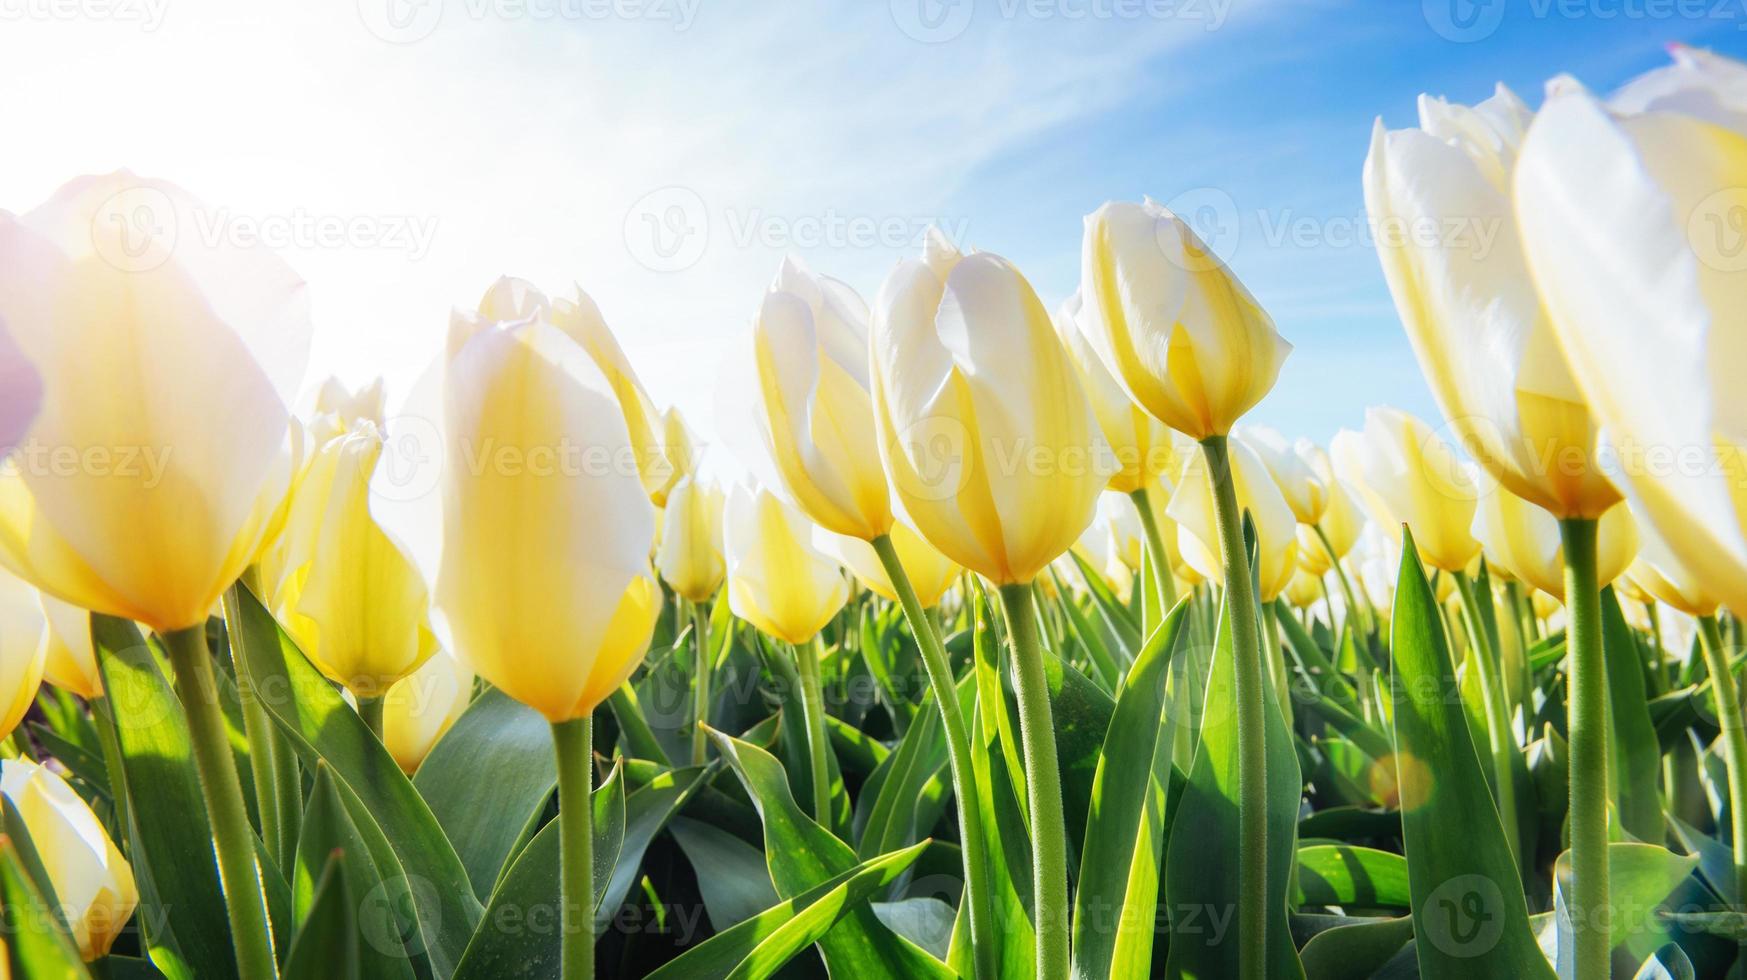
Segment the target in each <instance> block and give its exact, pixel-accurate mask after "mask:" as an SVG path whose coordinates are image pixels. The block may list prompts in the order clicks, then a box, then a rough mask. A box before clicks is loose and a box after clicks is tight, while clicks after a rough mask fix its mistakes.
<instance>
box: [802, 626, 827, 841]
mask: <svg viewBox="0 0 1747 980" xmlns="http://www.w3.org/2000/svg"><path fill="white" fill-rule="evenodd" d="M824 656H825V641H823V640H821V639H820V638H819V637H818V636H816V635H815V636H814V637H813V642H812V643H810V644H807V645H806V646H804V647H802V646H797V647H795V666H796V667H797V668H798V669H799V670H800V672H801V714H802V716H803V717H804V718H805V720H806V723H807V760H808V762H809V763H810V764H811V769H812V774H813V819H814V820H817V821H819V823H820V824H821V825H823V826H825V827H830V826H831V767H830V766H829V765H828V764H826V761H825V753H826V752H827V751H829V744H828V743H827V742H826V741H825V738H826V735H825V692H824V688H823V687H822V686H821V685H820V683H819V661H820V660H821V659H823V658H824Z"/></svg>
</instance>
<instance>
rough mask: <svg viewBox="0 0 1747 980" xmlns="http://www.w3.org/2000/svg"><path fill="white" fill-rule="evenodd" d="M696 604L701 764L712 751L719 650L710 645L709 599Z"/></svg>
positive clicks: (696, 724)
mask: <svg viewBox="0 0 1747 980" xmlns="http://www.w3.org/2000/svg"><path fill="white" fill-rule="evenodd" d="M690 605H691V607H692V638H693V639H694V640H696V641H697V649H698V660H697V669H696V671H694V676H693V678H692V679H693V681H694V682H695V684H696V688H695V689H694V690H693V691H692V700H693V701H694V702H695V703H694V704H693V715H692V765H694V766H701V765H703V764H704V763H705V762H706V761H708V758H709V754H710V736H709V733H708V731H707V729H708V728H709V725H710V698H711V696H712V695H711V693H710V673H711V671H713V670H715V668H716V664H715V659H716V658H715V657H714V656H713V654H714V653H715V651H714V649H712V648H711V646H710V612H709V606H708V605H707V604H706V603H702V602H694V603H691V604H690Z"/></svg>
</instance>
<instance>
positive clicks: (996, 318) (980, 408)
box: [870, 231, 1111, 584]
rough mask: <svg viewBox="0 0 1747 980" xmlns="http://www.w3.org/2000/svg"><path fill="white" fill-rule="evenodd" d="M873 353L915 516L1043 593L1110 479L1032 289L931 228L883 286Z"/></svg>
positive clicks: (890, 464) (883, 422)
mask: <svg viewBox="0 0 1747 980" xmlns="http://www.w3.org/2000/svg"><path fill="white" fill-rule="evenodd" d="M870 349H871V358H872V368H873V397H874V414H875V417H876V419H877V421H878V424H879V449H880V456H881V459H882V460H883V461H884V464H885V469H886V474H887V476H889V477H890V478H891V485H892V488H893V490H895V491H896V492H897V495H898V497H899V499H900V500H901V501H902V503H903V509H904V512H905V514H906V515H907V516H908V518H909V519H910V520H911V522H913V523H914V525H915V527H916V530H917V531H918V532H920V533H921V535H922V536H923V537H924V538H926V539H927V540H928V542H929V543H930V544H932V545H934V546H935V547H936V548H938V549H940V551H941V553H942V554H944V555H946V556H947V557H948V558H950V559H952V560H953V561H955V562H957V563H959V564H960V565H963V566H965V567H966V568H969V569H971V570H972V571H974V572H976V573H978V574H979V575H982V576H984V577H985V578H988V579H990V580H991V581H993V582H995V583H997V584H1006V583H1022V582H1030V581H1031V580H1032V579H1033V578H1034V577H1036V575H1037V573H1038V572H1039V571H1040V570H1042V569H1043V567H1044V566H1046V565H1048V564H1049V563H1050V561H1052V560H1053V559H1055V558H1056V557H1058V556H1059V555H1061V554H1062V553H1063V552H1065V551H1067V550H1068V547H1069V546H1070V545H1072V544H1073V543H1074V540H1075V539H1076V538H1078V537H1079V536H1080V532H1081V531H1083V530H1085V528H1086V526H1087V525H1088V524H1090V523H1091V521H1092V511H1093V508H1094V507H1095V506H1096V505H1097V500H1098V494H1099V492H1101V491H1102V490H1103V489H1104V487H1105V485H1106V484H1107V483H1109V480H1110V475H1111V473H1110V472H1109V466H1108V463H1109V460H1110V457H1109V449H1108V447H1107V446H1104V445H1103V444H1102V437H1101V436H1100V434H1099V433H1098V427H1097V422H1096V420H1095V419H1094V418H1093V416H1092V409H1091V406H1090V404H1089V403H1088V402H1087V401H1086V395H1085V393H1084V391H1083V390H1082V388H1081V386H1080V380H1079V378H1078V376H1077V375H1076V373H1075V371H1074V367H1073V365H1072V363H1070V361H1069V360H1068V356H1067V353H1066V352H1065V351H1063V350H1062V346H1061V342H1060V341H1059V340H1058V339H1057V338H1056V336H1055V330H1054V327H1052V326H1051V324H1050V319H1049V314H1048V313H1047V312H1046V311H1045V310H1044V307H1043V303H1042V302H1041V301H1040V300H1039V299H1038V298H1037V294H1036V293H1035V292H1033V291H1032V289H1031V285H1030V283H1028V282H1026V281H1025V277H1024V276H1021V275H1020V274H1019V270H1017V269H1015V268H1014V267H1013V266H1012V265H1011V264H1010V263H1008V262H1007V260H1005V259H1003V258H1001V257H999V256H996V255H991V254H989V253H987V252H974V253H972V254H970V255H961V254H960V253H959V252H958V250H957V249H955V248H953V246H952V245H951V244H949V243H948V242H947V241H946V240H945V239H944V238H943V237H942V236H941V235H940V234H939V232H936V231H931V232H930V233H929V236H928V239H927V241H926V242H925V246H924V249H923V257H922V259H920V260H916V259H909V260H906V261H903V262H900V263H899V264H898V267H897V268H896V269H895V270H893V272H892V274H891V275H890V276H888V277H887V278H886V282H885V285H884V286H882V287H881V289H880V295H879V300H878V302H876V303H875V311H874V321H873V328H872V341H871V343H870Z"/></svg>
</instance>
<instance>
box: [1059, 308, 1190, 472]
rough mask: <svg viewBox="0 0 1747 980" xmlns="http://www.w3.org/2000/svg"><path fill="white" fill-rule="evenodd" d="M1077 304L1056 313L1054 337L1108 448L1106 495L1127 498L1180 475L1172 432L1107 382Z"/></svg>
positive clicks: (1106, 373) (1107, 374) (1108, 378)
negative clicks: (1073, 370)
mask: <svg viewBox="0 0 1747 980" xmlns="http://www.w3.org/2000/svg"><path fill="white" fill-rule="evenodd" d="M1081 309H1082V304H1081V300H1080V294H1079V293H1075V294H1074V295H1073V296H1072V297H1070V298H1069V299H1068V301H1067V302H1065V303H1063V304H1062V305H1061V307H1060V308H1059V309H1057V310H1056V315H1055V329H1056V336H1058V337H1059V338H1060V339H1061V342H1062V348H1063V349H1064V350H1066V351H1067V352H1068V358H1069V359H1070V360H1072V361H1073V362H1074V367H1075V368H1076V369H1077V370H1078V371H1079V372H1080V382H1081V384H1082V385H1084V387H1085V390H1086V397H1087V399H1088V400H1089V401H1090V402H1091V403H1092V413H1093V415H1095V416H1096V417H1097V419H1098V428H1099V430H1100V431H1101V432H1103V434H1104V441H1105V442H1107V443H1108V444H1109V445H1110V452H1111V454H1112V456H1113V458H1114V464H1115V467H1116V472H1115V473H1114V474H1113V475H1112V476H1111V477H1110V485H1109V486H1110V489H1112V490H1115V491H1117V492H1119V493H1133V492H1134V491H1136V490H1139V489H1141V488H1143V487H1149V486H1151V485H1152V484H1153V483H1154V482H1155V481H1157V480H1158V478H1159V477H1160V476H1163V475H1165V474H1167V473H1170V474H1174V473H1175V472H1176V471H1177V470H1179V469H1181V460H1180V459H1179V453H1178V449H1177V446H1176V445H1175V442H1174V440H1173V439H1172V436H1173V433H1172V431H1171V430H1170V429H1169V428H1168V427H1166V426H1165V425H1164V423H1162V422H1160V421H1159V420H1158V419H1155V418H1153V417H1152V416H1151V415H1148V414H1147V412H1146V410H1145V409H1143V408H1141V407H1140V406H1139V405H1136V404H1135V403H1134V399H1132V398H1130V397H1128V391H1127V390H1126V389H1124V388H1123V387H1122V385H1121V384H1119V383H1118V382H1117V380H1116V379H1115V378H1113V377H1111V376H1110V370H1109V369H1108V368H1106V367H1105V366H1104V361H1103V360H1102V359H1101V358H1100V357H1099V356H1098V352H1097V351H1096V350H1094V349H1093V348H1092V344H1091V342H1090V341H1088V340H1087V339H1086V335H1085V334H1084V333H1083V332H1082V331H1081V329H1080V323H1079V318H1080V314H1081Z"/></svg>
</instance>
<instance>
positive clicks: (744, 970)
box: [648, 842, 928, 980]
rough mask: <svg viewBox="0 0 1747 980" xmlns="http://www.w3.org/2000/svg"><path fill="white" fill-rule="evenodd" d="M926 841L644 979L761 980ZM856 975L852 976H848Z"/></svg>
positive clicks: (778, 908)
mask: <svg viewBox="0 0 1747 980" xmlns="http://www.w3.org/2000/svg"><path fill="white" fill-rule="evenodd" d="M927 847H928V844H927V842H923V843H921V844H916V845H914V846H912V847H907V848H905V849H903V850H901V851H894V852H892V853H891V854H882V855H880V856H878V857H874V858H870V859H869V860H866V861H863V862H861V863H860V864H857V865H854V866H853V867H851V868H850V869H849V870H847V871H844V872H843V873H841V874H838V875H835V876H833V877H832V878H829V879H827V880H826V881H824V882H822V883H820V884H819V885H817V886H815V887H813V888H809V889H807V890H806V891H804V892H802V893H801V894H799V895H796V896H795V897H794V898H792V899H789V900H788V901H786V902H781V903H778V904H777V905H774V906H772V907H771V908H769V909H766V910H765V911H763V912H760V913H758V914H757V915H755V916H752V917H751V918H749V919H746V920H745V921H743V922H741V923H739V924H738V925H736V926H734V927H733V928H731V929H728V930H726V931H723V932H720V933H718V934H716V935H715V936H712V937H710V938H709V939H707V940H705V941H704V942H702V943H700V944H698V945H697V946H695V947H693V948H692V949H689V950H687V951H686V952H685V953H684V954H682V955H681V956H679V957H678V958H677V959H674V960H672V961H670V962H669V963H667V964H666V965H665V966H663V967H661V968H660V969H658V970H656V971H655V972H654V973H651V974H649V977H648V980H721V978H729V977H732V978H735V980H762V978H764V977H768V976H770V975H772V974H774V973H775V972H776V971H777V970H779V969H781V968H782V966H783V964H785V963H787V962H788V961H789V960H790V959H792V958H793V957H794V955H795V954H796V953H799V952H800V951H801V950H803V949H806V948H807V947H808V946H810V945H812V944H813V943H815V942H819V941H820V939H821V938H822V937H824V936H825V935H826V934H827V933H828V932H830V931H831V930H832V928H833V927H834V926H836V925H837V923H838V922H840V921H841V920H842V919H843V918H844V917H845V916H848V915H850V914H852V913H862V912H866V911H868V910H867V908H866V907H865V906H864V904H863V903H864V902H866V901H867V899H868V898H869V897H870V896H872V895H873V894H875V893H877V892H878V891H879V890H880V889H881V888H884V887H885V886H887V885H889V884H891V883H892V882H893V881H894V880H896V879H897V877H898V875H900V874H902V873H903V872H904V871H905V870H906V869H908V868H909V867H910V865H911V864H913V863H914V862H915V861H916V858H917V857H918V856H920V855H921V853H922V852H923V851H924V850H925V849H927ZM852 975H856V974H852Z"/></svg>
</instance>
